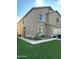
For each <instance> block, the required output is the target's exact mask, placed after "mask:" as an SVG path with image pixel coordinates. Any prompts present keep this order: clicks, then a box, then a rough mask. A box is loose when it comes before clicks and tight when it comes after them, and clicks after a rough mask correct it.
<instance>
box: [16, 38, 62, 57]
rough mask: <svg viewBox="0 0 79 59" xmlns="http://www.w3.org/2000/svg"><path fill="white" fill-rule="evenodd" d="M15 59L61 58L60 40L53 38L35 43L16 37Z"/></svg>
mask: <svg viewBox="0 0 79 59" xmlns="http://www.w3.org/2000/svg"><path fill="white" fill-rule="evenodd" d="M17 56H27V57H17V59H61V41H59V40H54V41H50V42H45V43H40V44H36V45H32V44H29V43H27V42H25V41H23V40H21V39H17Z"/></svg>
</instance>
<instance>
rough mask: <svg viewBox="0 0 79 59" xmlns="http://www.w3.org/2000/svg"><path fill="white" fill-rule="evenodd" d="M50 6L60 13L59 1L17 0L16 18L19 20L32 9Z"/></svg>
mask: <svg viewBox="0 0 79 59" xmlns="http://www.w3.org/2000/svg"><path fill="white" fill-rule="evenodd" d="M41 6H51V7H52V8H53V9H54V10H57V11H58V12H59V13H61V11H60V7H61V6H60V0H17V17H18V19H19V20H20V19H21V18H22V17H23V16H24V15H25V14H26V13H27V12H28V11H29V10H30V9H31V8H32V7H41Z"/></svg>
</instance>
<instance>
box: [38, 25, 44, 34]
mask: <svg viewBox="0 0 79 59" xmlns="http://www.w3.org/2000/svg"><path fill="white" fill-rule="evenodd" d="M43 33H44V27H43V26H40V27H39V34H43Z"/></svg>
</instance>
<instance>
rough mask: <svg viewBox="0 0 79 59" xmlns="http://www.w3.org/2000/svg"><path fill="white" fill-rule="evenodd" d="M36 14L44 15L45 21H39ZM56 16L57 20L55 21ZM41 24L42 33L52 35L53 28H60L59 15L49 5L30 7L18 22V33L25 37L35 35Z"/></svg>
mask: <svg viewBox="0 0 79 59" xmlns="http://www.w3.org/2000/svg"><path fill="white" fill-rule="evenodd" d="M38 14H44V15H45V21H44V22H42V23H41V22H40V19H39V16H38ZM56 18H58V19H59V22H56ZM41 24H42V26H43V30H44V35H47V36H53V34H54V30H53V28H58V29H61V16H60V15H59V14H58V13H57V12H56V11H54V10H53V9H52V8H51V7H37V8H32V9H31V10H30V11H29V12H28V13H27V14H26V15H25V16H24V17H23V18H22V19H21V20H20V21H19V22H18V26H17V28H18V31H17V32H18V35H19V34H21V35H22V36H23V35H24V34H25V35H24V36H25V37H35V36H36V34H37V33H39V28H40V26H41Z"/></svg>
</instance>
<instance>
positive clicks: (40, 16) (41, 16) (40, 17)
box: [38, 13, 45, 22]
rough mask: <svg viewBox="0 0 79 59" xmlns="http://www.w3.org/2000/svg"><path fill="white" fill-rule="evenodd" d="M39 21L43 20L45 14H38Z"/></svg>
mask: <svg viewBox="0 0 79 59" xmlns="http://www.w3.org/2000/svg"><path fill="white" fill-rule="evenodd" d="M38 16H39V20H40V22H45V14H43V13H41V14H38Z"/></svg>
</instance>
